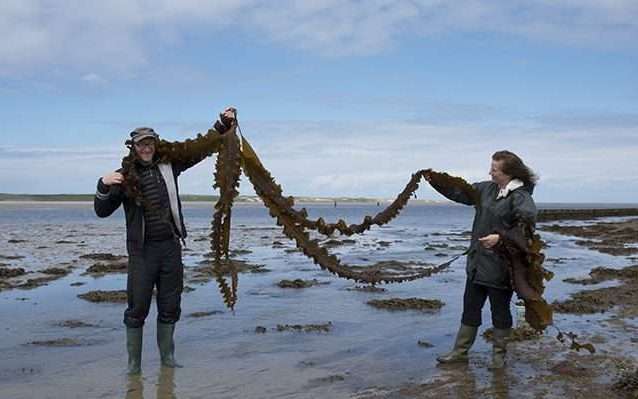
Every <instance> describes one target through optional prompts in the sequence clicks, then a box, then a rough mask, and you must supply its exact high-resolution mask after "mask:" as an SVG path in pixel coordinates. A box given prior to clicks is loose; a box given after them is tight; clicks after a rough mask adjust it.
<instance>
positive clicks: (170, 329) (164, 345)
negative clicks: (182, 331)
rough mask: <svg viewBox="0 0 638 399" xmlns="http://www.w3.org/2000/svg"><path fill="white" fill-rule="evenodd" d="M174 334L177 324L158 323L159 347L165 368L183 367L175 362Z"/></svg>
mask: <svg viewBox="0 0 638 399" xmlns="http://www.w3.org/2000/svg"><path fill="white" fill-rule="evenodd" d="M174 332H175V324H168V323H160V322H159V321H158V322H157V346H158V347H159V352H160V357H161V358H162V366H163V367H170V368H176V367H178V368H179V367H183V366H182V365H181V364H179V363H177V362H176V361H175V342H174V341H173V333H174Z"/></svg>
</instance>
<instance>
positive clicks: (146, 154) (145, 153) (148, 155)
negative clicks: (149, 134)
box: [134, 138, 155, 162]
mask: <svg viewBox="0 0 638 399" xmlns="http://www.w3.org/2000/svg"><path fill="white" fill-rule="evenodd" d="M134 145H135V152H136V153H137V156H138V157H139V158H140V159H141V160H142V161H144V162H151V161H152V160H153V155H155V140H154V139H152V138H147V139H144V140H142V141H140V142H139V143H135V144H134Z"/></svg>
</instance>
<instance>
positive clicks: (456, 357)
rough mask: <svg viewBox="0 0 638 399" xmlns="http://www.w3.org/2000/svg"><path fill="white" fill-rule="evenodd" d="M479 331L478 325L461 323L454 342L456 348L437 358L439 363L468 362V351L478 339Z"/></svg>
mask: <svg viewBox="0 0 638 399" xmlns="http://www.w3.org/2000/svg"><path fill="white" fill-rule="evenodd" d="M477 333H478V327H470V326H466V325H464V324H461V328H459V332H458V333H457V334H456V341H455V342H454V348H452V351H451V352H449V353H446V354H445V355H441V356H439V357H437V358H436V360H438V361H439V363H444V364H445V363H459V362H467V360H468V357H467V352H468V351H469V350H470V348H471V347H472V345H473V344H474V340H475V339H476V334H477Z"/></svg>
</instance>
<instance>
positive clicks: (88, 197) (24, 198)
mask: <svg viewBox="0 0 638 399" xmlns="http://www.w3.org/2000/svg"><path fill="white" fill-rule="evenodd" d="M93 197H94V195H93V194H3V193H0V203H41V202H61V203H63V202H71V203H79V202H93ZM180 198H181V200H182V201H183V202H215V201H217V200H218V199H219V197H218V196H216V195H195V194H185V195H181V196H180ZM294 198H295V203H298V204H304V203H306V204H334V203H335V202H336V203H337V204H376V203H377V202H378V203H380V204H384V203H388V202H390V201H393V199H392V200H391V199H385V198H364V197H353V198H348V197H337V198H332V197H303V196H299V197H294ZM235 202H237V203H249V204H250V203H254V204H261V199H260V198H259V197H257V196H249V195H240V196H239V197H237V198H236V199H235ZM410 202H411V203H417V204H428V205H449V204H451V202H449V201H434V200H418V199H417V200H414V199H413V200H410Z"/></svg>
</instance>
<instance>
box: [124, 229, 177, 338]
mask: <svg viewBox="0 0 638 399" xmlns="http://www.w3.org/2000/svg"><path fill="white" fill-rule="evenodd" d="M154 287H157V320H158V321H159V322H162V323H169V324H172V323H175V322H177V321H178V320H179V316H180V313H181V307H180V303H181V296H182V290H183V287H184V265H183V264H182V247H181V245H180V243H179V241H178V240H177V239H170V240H166V241H147V242H145V243H144V249H143V250H142V253H139V254H130V253H129V261H128V280H127V284H126V291H127V296H128V308H127V309H126V311H125V312H124V324H126V326H127V327H132V328H137V327H142V326H143V325H144V320H146V316H148V311H149V309H150V307H151V300H152V298H153V288H154Z"/></svg>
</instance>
